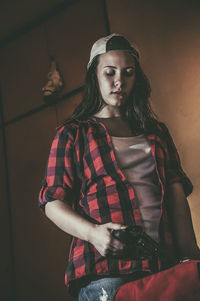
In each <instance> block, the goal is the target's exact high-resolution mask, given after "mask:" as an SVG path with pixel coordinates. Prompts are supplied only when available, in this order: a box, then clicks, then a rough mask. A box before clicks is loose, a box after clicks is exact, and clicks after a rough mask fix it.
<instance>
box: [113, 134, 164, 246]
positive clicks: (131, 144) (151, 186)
mask: <svg viewBox="0 0 200 301" xmlns="http://www.w3.org/2000/svg"><path fill="white" fill-rule="evenodd" d="M111 140H112V144H113V147H114V151H115V157H116V160H117V162H118V165H119V167H120V168H121V170H122V172H123V174H124V175H125V177H126V179H127V180H128V182H129V183H130V184H131V185H132V186H133V188H134V191H135V196H136V200H137V202H138V207H139V209H140V213H141V217H142V220H143V223H144V229H145V232H146V233H147V234H148V235H149V236H151V237H152V238H153V239H155V240H156V241H158V228H159V221H160V213H161V187H160V183H159V180H158V176H157V173H156V169H155V161H154V158H153V156H152V153H151V148H150V146H149V143H148V141H147V139H146V138H145V137H144V135H139V136H135V137H113V136H111Z"/></svg>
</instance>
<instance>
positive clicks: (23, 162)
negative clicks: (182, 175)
mask: <svg viewBox="0 0 200 301" xmlns="http://www.w3.org/2000/svg"><path fill="white" fill-rule="evenodd" d="M0 20H1V28H0V92H1V94H0V180H1V181H0V200H1V210H0V237H1V249H0V250H1V251H0V252H1V253H0V255H1V256H0V286H1V287H0V299H1V300H3V301H11V300H12V301H13V300H20V301H27V300H29V301H35V300H37V301H47V300H48V301H55V300H59V301H62V300H63V301H64V300H66V301H67V300H72V298H71V297H70V296H69V295H68V294H67V292H66V289H65V286H64V272H65V267H66V263H67V252H68V247H69V242H70V237H69V236H68V235H66V234H65V233H63V232H62V231H60V230H59V229H57V228H56V227H55V226H54V225H53V224H52V223H51V222H50V221H48V220H47V219H46V217H45V216H43V215H42V213H41V212H40V210H39V209H38V207H37V198H38V192H39V190H40V186H41V182H42V179H43V176H44V169H45V165H46V161H47V157H48V152H49V148H50V145H51V141H52V139H53V137H54V135H55V132H56V130H55V128H56V126H57V124H59V123H60V122H61V121H62V120H63V119H65V118H67V117H69V116H70V115H71V113H72V111H73V110H74V108H75V107H76V106H77V104H78V103H79V102H80V99H81V89H82V86H83V84H84V77H85V71H86V65H87V62H88V58H89V51H90V48H91V46H92V44H93V42H94V41H95V40H96V39H98V38H99V37H101V36H103V35H107V34H108V33H109V32H118V33H121V34H124V35H125V36H127V38H129V39H130V40H132V41H134V42H135V43H136V44H137V45H138V46H139V48H140V50H141V62H142V65H143V69H144V70H145V72H146V74H147V75H148V77H149V78H150V81H151V86H152V105H153V108H154V110H155V111H156V113H157V114H158V116H159V117H160V119H161V120H162V121H164V122H166V124H167V126H168V127H169V129H170V131H171V134H172V136H173V137H174V140H175V143H176V145H177V148H178V151H179V153H180V156H181V160H182V164H183V167H184V169H185V171H186V172H187V173H188V175H189V176H190V178H191V180H192V182H193V184H194V192H193V194H192V196H191V197H190V198H189V203H190V206H191V210H192V217H193V221H194V226H195V231H196V235H197V239H198V241H200V232H199V228H200V221H199V214H200V205H199V197H200V193H199V180H200V172H199V164H198V163H199V153H200V135H199V132H200V120H199V113H200V80H199V79H200V39H199V36H200V5H199V3H198V1H181V0H180V1H178V0H175V1H173V0H169V1H158V0H157V1H155V0H152V1H149V0H148V1H147V0H146V1H145V0H140V1H139V0H123V1H120V0H108V1H101V0H79V1H78V0H77V1H58V0H57V1H56V0H54V1H47V0H45V1H38V0H37V1H33V0H31V1H11V0H9V1H5V0H4V1H1V3H0ZM49 55H54V56H55V58H56V60H57V62H58V63H59V66H60V68H61V70H62V73H63V76H64V81H65V87H64V90H63V91H62V95H63V97H62V100H61V101H60V102H59V103H58V104H57V105H56V106H51V107H48V106H46V105H45V103H44V101H43V98H42V95H41V89H42V87H43V86H44V85H45V83H46V81H47V73H48V71H49Z"/></svg>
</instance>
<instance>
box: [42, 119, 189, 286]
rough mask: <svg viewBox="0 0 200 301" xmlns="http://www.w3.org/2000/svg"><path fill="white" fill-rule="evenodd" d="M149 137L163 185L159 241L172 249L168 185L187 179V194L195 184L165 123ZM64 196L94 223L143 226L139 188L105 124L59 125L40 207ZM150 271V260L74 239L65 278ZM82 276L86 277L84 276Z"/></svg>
mask: <svg viewBox="0 0 200 301" xmlns="http://www.w3.org/2000/svg"><path fill="white" fill-rule="evenodd" d="M146 138H147V139H148V141H149V143H150V146H151V151H152V155H153V157H154V159H155V164H156V170H157V174H158V178H159V181H160V184H161V188H162V199H161V222H160V230H159V234H160V235H159V236H160V237H159V240H160V244H161V245H162V246H163V247H164V248H165V250H168V251H169V252H171V253H173V244H172V238H171V233H170V231H169V226H168V220H167V216H166V213H165V203H166V201H167V200H166V197H165V196H166V189H167V186H168V185H170V184H172V183H174V182H181V183H182V184H183V187H184V190H185V194H186V196H187V195H189V194H190V193H191V191H192V184H191V182H190V180H189V179H188V177H187V176H186V174H185V173H184V171H183V170H182V168H181V164H180V159H179V156H178V153H177V150H176V148H175V145H174V143H173V141H172V138H171V136H170V134H169V132H168V130H167V128H166V126H165V125H164V124H163V123H159V122H158V123H157V130H156V134H149V135H148V136H146ZM53 200H61V201H63V202H67V203H70V204H72V206H73V208H74V210H76V211H77V212H79V213H80V214H81V215H83V216H84V217H85V218H87V219H88V220H90V221H91V222H93V223H100V224H104V223H108V222H113V223H122V224H125V225H142V219H141V216H140V212H139V208H138V206H137V203H136V200H135V195H134V189H133V187H132V186H131V185H130V184H129V182H128V181H127V180H126V178H125V176H124V174H123V173H122V171H121V170H120V168H119V167H118V164H117V161H116V158H115V155H114V150H113V146H112V143H111V138H110V136H109V134H108V132H107V130H106V128H105V126H104V125H103V124H102V123H99V122H96V121H93V120H91V119H89V120H87V121H78V120H76V121H71V122H69V123H68V124H66V125H65V126H63V127H62V128H60V129H59V130H58V132H57V134H56V136H55V138H54V140H53V143H52V147H51V151H50V155H49V160H48V164H47V168H46V175H45V180H44V183H43V186H42V189H41V191H40V195H39V205H40V207H41V208H43V207H44V206H45V204H46V203H47V202H51V201H53ZM141 270H143V271H149V270H151V268H150V264H149V261H148V260H143V261H135V260H122V259H116V258H106V257H102V256H101V255H100V254H99V252H98V251H97V250H96V249H95V247H94V246H93V245H91V244H90V243H88V242H86V241H83V240H81V239H79V238H73V239H72V243H71V248H70V254H69V262H68V267H67V270H66V277H65V282H66V285H67V286H69V285H70V284H72V283H75V282H74V280H77V279H81V278H82V277H84V276H91V275H92V276H94V277H95V276H99V275H102V276H106V275H107V276H108V275H121V274H131V273H133V272H134V271H141ZM82 279H83V278H82Z"/></svg>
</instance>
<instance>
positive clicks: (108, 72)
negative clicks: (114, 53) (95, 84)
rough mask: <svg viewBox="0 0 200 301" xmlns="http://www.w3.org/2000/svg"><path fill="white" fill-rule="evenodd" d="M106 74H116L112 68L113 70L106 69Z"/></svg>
mask: <svg viewBox="0 0 200 301" xmlns="http://www.w3.org/2000/svg"><path fill="white" fill-rule="evenodd" d="M106 75H107V76H113V75H115V71H114V70H112V71H106Z"/></svg>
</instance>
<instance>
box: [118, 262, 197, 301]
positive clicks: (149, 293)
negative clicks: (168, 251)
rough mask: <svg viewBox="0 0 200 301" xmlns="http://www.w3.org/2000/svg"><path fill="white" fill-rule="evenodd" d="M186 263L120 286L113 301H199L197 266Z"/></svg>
mask: <svg viewBox="0 0 200 301" xmlns="http://www.w3.org/2000/svg"><path fill="white" fill-rule="evenodd" d="M198 263H200V261H187V262H183V263H181V264H177V265H175V266H174V267H172V268H170V269H168V270H165V271H162V272H159V273H157V274H153V275H151V276H148V277H145V278H142V279H139V280H136V281H132V282H129V283H126V284H124V285H123V286H121V287H120V288H119V290H118V292H117V294H116V296H115V301H190V300H191V301H199V300H200V275H199V272H198V267H197V264H198Z"/></svg>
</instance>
